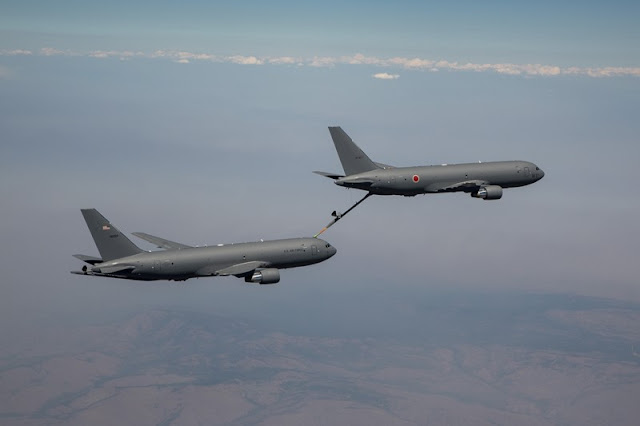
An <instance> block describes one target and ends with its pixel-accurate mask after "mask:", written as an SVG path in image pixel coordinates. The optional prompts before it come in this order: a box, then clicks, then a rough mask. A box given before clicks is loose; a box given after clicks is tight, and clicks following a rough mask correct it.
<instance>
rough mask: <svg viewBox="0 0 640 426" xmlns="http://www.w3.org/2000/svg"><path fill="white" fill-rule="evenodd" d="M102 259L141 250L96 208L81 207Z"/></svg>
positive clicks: (119, 256)
mask: <svg viewBox="0 0 640 426" xmlns="http://www.w3.org/2000/svg"><path fill="white" fill-rule="evenodd" d="M81 211H82V216H84V220H85V221H86V222H87V226H88V227H89V231H90V232H91V236H92V237H93V241H94V242H95V243H96V246H97V247H98V251H99V252H100V256H102V261H103V262H107V261H109V260H113V259H119V258H121V257H126V256H131V255H134V254H137V253H140V252H142V250H141V249H140V248H138V246H136V245H135V244H133V243H132V242H131V240H129V239H128V238H127V237H126V236H125V235H124V234H123V233H122V232H120V231H119V230H118V228H116V227H115V226H113V225H112V224H111V223H109V221H108V220H107V219H105V217H104V216H102V215H101V214H100V212H98V210H96V209H81Z"/></svg>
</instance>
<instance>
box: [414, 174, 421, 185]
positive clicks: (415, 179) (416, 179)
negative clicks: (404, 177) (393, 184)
mask: <svg viewBox="0 0 640 426" xmlns="http://www.w3.org/2000/svg"><path fill="white" fill-rule="evenodd" d="M413 181H414V182H415V183H418V182H419V181H420V176H418V175H413Z"/></svg>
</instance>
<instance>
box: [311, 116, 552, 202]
mask: <svg viewBox="0 0 640 426" xmlns="http://www.w3.org/2000/svg"><path fill="white" fill-rule="evenodd" d="M329 132H330V133H331V138H332V139H333V143H334V145H335V146H336V151H337V152H338V156H339V157H340V162H341V163H342V168H343V169H344V173H345V174H344V175H340V174H334V173H326V172H318V171H316V172H314V173H317V174H319V175H322V176H326V177H328V178H331V179H333V180H334V181H335V182H334V183H335V184H336V185H338V186H343V187H346V188H357V189H361V190H364V191H367V192H368V194H367V196H368V195H374V194H375V195H404V196H405V197H413V196H414V195H418V194H434V193H440V192H466V193H468V194H470V195H471V196H472V197H475V198H482V199H484V200H498V199H500V198H502V189H503V188H515V187H519V186H525V185H529V184H532V183H534V182H537V181H539V180H540V179H542V177H543V176H544V172H543V171H542V169H540V168H539V167H538V166H536V165H535V164H533V163H530V162H528V161H491V162H479V163H467V164H448V165H447V164H443V165H436V166H415V167H393V166H389V165H386V164H381V163H376V162H374V161H372V160H371V159H370V158H369V157H368V156H367V154H365V153H364V151H362V150H361V149H360V148H359V147H358V145H356V144H355V143H354V142H353V141H352V140H351V138H350V137H349V135H347V134H346V133H345V132H344V131H343V130H342V128H340V127H329ZM365 198H366V197H365Z"/></svg>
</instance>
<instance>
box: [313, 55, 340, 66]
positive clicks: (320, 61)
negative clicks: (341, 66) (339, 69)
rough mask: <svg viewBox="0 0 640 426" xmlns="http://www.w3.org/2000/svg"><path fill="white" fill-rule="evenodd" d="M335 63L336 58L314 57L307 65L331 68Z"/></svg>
mask: <svg viewBox="0 0 640 426" xmlns="http://www.w3.org/2000/svg"><path fill="white" fill-rule="evenodd" d="M336 62H337V60H336V58H332V57H328V56H314V57H313V58H312V59H311V60H309V61H308V62H307V63H308V64H309V66H312V67H333V66H335V64H336Z"/></svg>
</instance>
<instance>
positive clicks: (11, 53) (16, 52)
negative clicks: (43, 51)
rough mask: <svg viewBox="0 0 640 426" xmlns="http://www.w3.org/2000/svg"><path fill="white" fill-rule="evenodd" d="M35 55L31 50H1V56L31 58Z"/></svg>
mask: <svg viewBox="0 0 640 426" xmlns="http://www.w3.org/2000/svg"><path fill="white" fill-rule="evenodd" d="M29 55H33V52H32V51H30V50H24V49H14V50H4V49H3V50H0V56H29Z"/></svg>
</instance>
